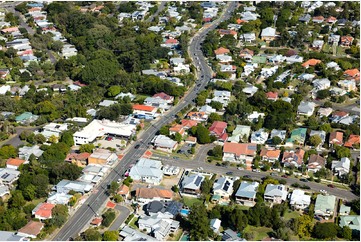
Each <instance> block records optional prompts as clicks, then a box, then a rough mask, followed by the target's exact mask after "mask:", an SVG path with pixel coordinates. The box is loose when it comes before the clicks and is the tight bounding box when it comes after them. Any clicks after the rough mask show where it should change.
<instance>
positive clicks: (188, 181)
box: [180, 174, 205, 195]
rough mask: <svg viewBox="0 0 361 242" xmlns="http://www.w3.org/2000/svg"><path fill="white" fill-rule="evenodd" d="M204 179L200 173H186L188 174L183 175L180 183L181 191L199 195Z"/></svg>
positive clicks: (186, 193)
mask: <svg viewBox="0 0 361 242" xmlns="http://www.w3.org/2000/svg"><path fill="white" fill-rule="evenodd" d="M204 179H205V178H204V176H202V175H201V174H188V176H184V177H183V180H182V182H181V183H180V185H181V187H180V188H181V191H182V193H184V194H185V195H199V194H200V193H201V184H202V182H203V181H204Z"/></svg>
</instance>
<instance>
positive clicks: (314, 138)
mask: <svg viewBox="0 0 361 242" xmlns="http://www.w3.org/2000/svg"><path fill="white" fill-rule="evenodd" d="M321 143H322V139H321V137H320V136H319V135H313V136H311V137H310V144H311V145H312V146H314V147H318V146H319V144H321Z"/></svg>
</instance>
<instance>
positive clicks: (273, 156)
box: [260, 148, 281, 163]
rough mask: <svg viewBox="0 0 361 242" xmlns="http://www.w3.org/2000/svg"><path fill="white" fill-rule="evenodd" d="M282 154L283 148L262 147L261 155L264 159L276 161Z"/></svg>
mask: <svg viewBox="0 0 361 242" xmlns="http://www.w3.org/2000/svg"><path fill="white" fill-rule="evenodd" d="M280 154H281V150H275V149H267V148H262V150H261V153H260V156H261V159H262V160H264V161H267V162H271V163H274V162H276V161H278V160H279V158H280Z"/></svg>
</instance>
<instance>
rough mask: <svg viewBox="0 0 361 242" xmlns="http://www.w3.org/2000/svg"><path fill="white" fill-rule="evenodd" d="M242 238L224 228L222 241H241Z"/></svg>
mask: <svg viewBox="0 0 361 242" xmlns="http://www.w3.org/2000/svg"><path fill="white" fill-rule="evenodd" d="M243 240H244V239H241V238H240V237H239V234H238V233H237V232H235V231H233V230H231V229H226V230H225V231H223V235H222V241H243Z"/></svg>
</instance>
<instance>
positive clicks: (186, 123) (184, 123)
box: [181, 119, 198, 130]
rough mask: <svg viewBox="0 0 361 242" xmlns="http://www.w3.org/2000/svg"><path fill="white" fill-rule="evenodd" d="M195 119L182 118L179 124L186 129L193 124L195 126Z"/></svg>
mask: <svg viewBox="0 0 361 242" xmlns="http://www.w3.org/2000/svg"><path fill="white" fill-rule="evenodd" d="M197 124H198V123H197V121H194V120H189V119H182V120H181V125H182V126H183V128H184V129H186V130H188V129H190V128H192V127H194V126H197Z"/></svg>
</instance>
